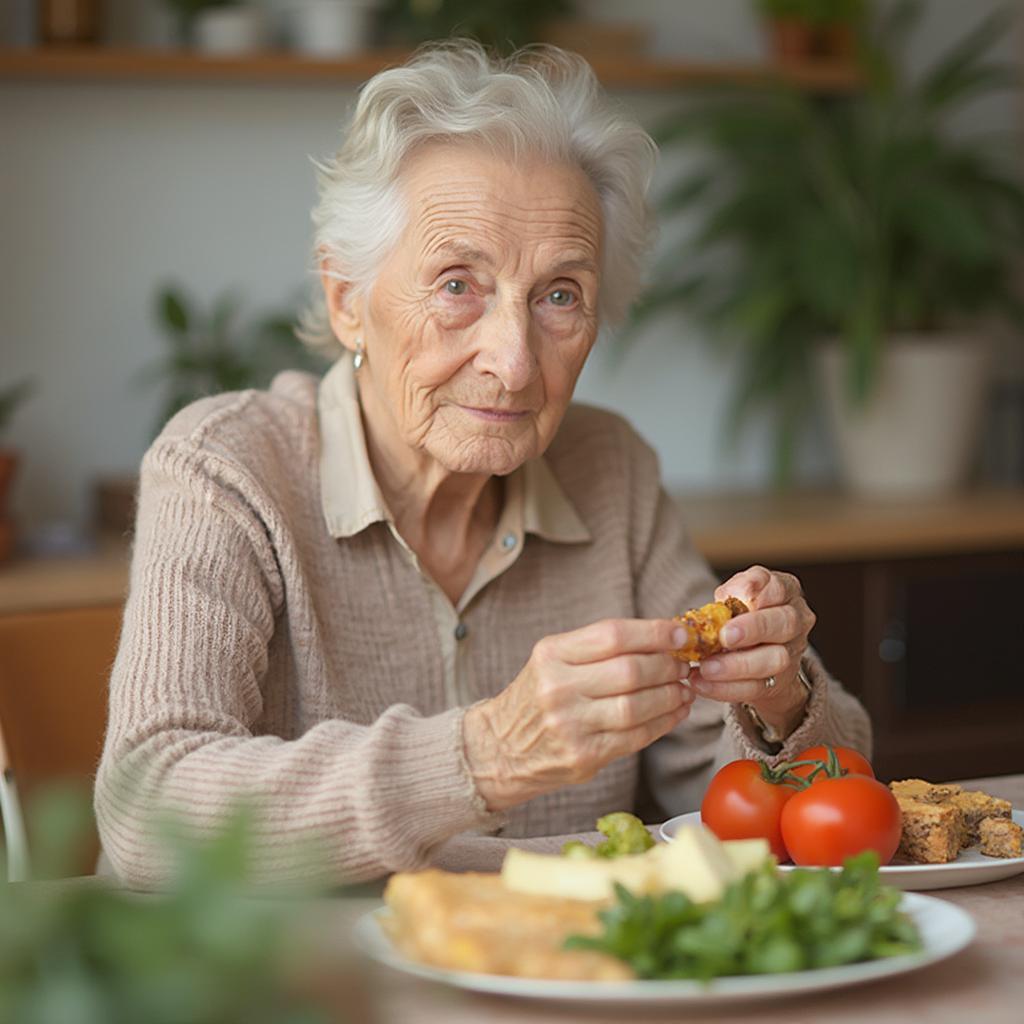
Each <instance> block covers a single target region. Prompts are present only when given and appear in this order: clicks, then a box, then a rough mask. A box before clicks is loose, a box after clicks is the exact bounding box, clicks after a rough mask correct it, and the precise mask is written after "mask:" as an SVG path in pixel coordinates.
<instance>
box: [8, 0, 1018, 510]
mask: <svg viewBox="0 0 1024 1024" xmlns="http://www.w3.org/2000/svg"><path fill="white" fill-rule="evenodd" d="M117 6H120V7H124V4H123V2H122V3H120V4H115V7H117ZM585 6H588V5H585ZM620 6H621V5H620V4H619V3H617V2H616V0H591V2H590V4H589V8H590V9H592V10H593V11H594V12H596V13H598V14H600V15H604V16H609V17H614V16H618V15H617V14H616V12H617V10H618V9H619V8H620ZM993 6H995V3H994V0H992V2H990V0H980V2H978V3H975V4H969V5H964V4H961V3H959V2H958V0H931V2H930V4H929V19H928V23H927V26H926V29H927V31H926V32H925V33H924V34H923V36H922V38H921V40H920V43H919V48H920V49H922V50H924V51H928V50H930V49H931V48H933V47H934V46H935V45H937V44H938V43H939V42H940V41H942V40H945V39H948V38H951V37H953V36H955V35H956V34H957V33H958V32H959V31H960V30H961V28H962V26H963V25H964V24H969V23H971V22H973V20H974V19H975V18H976V17H977V16H978V15H979V14H980V13H981V11H982V10H988V9H991V8H992V7H993ZM965 8H967V9H968V10H965ZM630 16H631V17H635V18H639V17H642V16H643V17H647V18H649V19H651V22H652V24H655V25H657V26H659V27H658V31H657V33H656V37H655V38H656V42H655V46H656V49H657V50H658V51H659V52H662V53H673V52H676V53H684V54H686V55H687V56H691V57H695V58H696V57H707V58H715V59H728V58H729V57H733V58H744V57H751V56H756V54H757V53H758V49H759V47H760V45H761V44H760V36H759V33H758V27H757V24H756V22H755V21H754V20H753V18H752V16H751V15H750V13H749V8H748V5H747V3H746V0H728V2H726V0H717V2H716V0H692V2H674V0H635V2H634V3H632V4H631V5H630ZM141 24H143V29H140V30H139V31H143V30H144V31H146V32H148V31H150V30H149V28H146V27H145V26H146V25H148V24H149V23H148V22H145V23H141ZM132 30H133V31H135V28H134V27H133V29H132ZM1006 45H1007V52H1009V49H1010V47H1011V43H1010V42H1009V41H1008V42H1007V44H1006ZM353 99H354V93H353V92H352V91H351V90H350V89H343V88H338V87H332V86H312V87H307V86H291V85H289V86H284V85H279V86H275V85H255V84H253V85H244V86H234V85H204V84H164V83H153V84H149V83H143V84H134V83H83V82H70V83H17V82H0V127H2V140H3V141H2V144H0V196H2V200H0V383H2V382H6V381H9V380H11V379H14V378H15V377H18V376H21V375H23V374H26V373H29V374H32V375H33V376H34V377H35V378H37V380H38V382H39V392H38V394H37V395H36V397H35V398H34V399H33V400H32V401H31V403H30V404H28V405H26V406H25V407H24V408H23V409H22V411H21V412H20V413H19V415H18V416H17V419H16V421H15V424H14V426H13V429H12V430H11V433H10V435H9V437H8V438H7V439H6V441H7V443H10V444H13V445H14V446H16V447H18V448H20V449H21V450H22V452H23V455H24V462H25V465H24V471H23V474H22V477H21V479H20V481H19V485H18V489H17V493H16V505H15V507H16V510H17V511H18V512H19V513H20V516H21V517H22V519H23V520H24V521H25V522H26V524H27V523H35V524H39V523H42V522H48V521H54V520H70V521H75V522H79V523H83V522H84V521H85V520H86V517H87V514H88V487H89V483H90V481H91V480H92V479H93V478H94V477H95V476H96V474H97V473H116V472H121V471H130V470H132V469H133V468H134V467H135V466H136V464H137V462H138V460H139V458H140V456H141V454H142V452H143V450H144V448H145V446H146V443H147V441H148V437H149V429H150V425H151V423H152V421H153V417H154V416H155V414H156V411H157V408H158V405H159V395H158V392H156V391H153V390H142V389H140V387H139V385H138V384H137V383H136V382H134V380H133V378H134V376H135V375H136V374H137V373H138V371H139V369H140V367H142V366H144V365H146V364H147V363H149V362H151V361H152V360H153V359H155V358H156V357H157V356H158V354H159V353H160V352H161V350H162V341H161V338H160V335H159V332H158V329H157V327H156V325H155V322H154V318H153V315H152V299H153V295H154V292H155V290H156V288H157V286H158V284H159V283H162V282H165V281H168V280H175V281H178V282H180V283H182V284H183V285H185V286H186V287H187V288H188V289H189V290H190V291H191V292H193V293H194V294H196V295H197V296H198V297H200V298H204V299H209V298H210V297H212V296H214V295H216V294H218V293H219V292H221V291H223V290H224V289H225V288H228V287H236V288H238V289H239V290H240V291H241V292H242V294H243V295H244V296H245V297H246V299H247V302H248V304H249V305H250V306H251V307H252V308H262V307H266V306H272V305H275V304H278V303H281V302H285V301H287V300H288V299H290V298H291V297H293V296H294V294H295V292H296V289H297V288H298V287H299V286H300V284H301V283H302V282H303V280H304V277H305V273H306V271H305V268H306V265H307V244H308V210H309V207H310V205H311V203H312V200H313V176H312V170H311V167H310V164H309V161H308V159H307V156H308V155H309V154H324V153H326V152H328V151H330V150H331V149H332V148H334V146H335V145H336V142H337V139H338V131H339V126H340V124H341V122H342V120H343V118H344V116H345V114H346V111H347V110H348V109H349V107H350V105H351V103H352V102H353ZM625 99H626V100H627V101H628V102H629V103H630V104H632V105H633V106H634V107H635V109H636V110H637V112H638V114H639V115H640V116H641V117H642V118H643V119H644V120H645V121H651V120H652V119H653V118H655V117H657V116H658V115H659V113H661V112H664V111H665V110H667V109H669V108H670V107H671V106H672V104H674V103H676V102H677V101H678V100H679V99H681V97H678V98H677V97H672V96H666V95H664V94H661V95H641V94H629V95H627V96H625ZM979 117H980V118H981V120H982V121H985V122H991V123H992V124H993V125H1003V126H1008V125H1009V124H1011V123H1015V122H1014V118H1015V111H1014V108H1013V106H1012V105H1011V103H1010V101H1009V100H1007V101H1006V102H998V103H994V104H989V105H988V106H987V107H986V108H985V109H984V111H982V112H981V114H979ZM974 120H975V121H977V118H975V119H974ZM728 384H729V366H728V363H727V362H725V361H723V360H722V358H721V357H720V356H719V355H718V354H717V353H715V352H714V351H712V350H710V349H709V347H707V346H706V344H705V343H704V340H703V339H702V337H701V336H700V332H699V331H698V330H697V329H695V328H694V327H693V326H692V325H689V324H687V323H685V322H682V321H679V322H671V323H664V324H661V325H660V326H659V327H658V328H657V329H656V330H655V331H653V332H651V333H649V335H648V336H647V337H645V338H644V339H643V340H642V343H641V344H638V345H637V346H636V347H635V348H634V349H633V350H632V351H630V352H629V353H628V354H627V355H626V357H625V358H624V359H623V360H620V361H616V360H615V359H613V358H611V356H610V353H609V352H607V351H598V352H595V355H594V356H593V357H592V359H591V363H590V365H589V366H588V368H587V370H586V371H585V373H584V376H583V379H582V381H581V384H580V388H579V392H578V394H579V396H580V397H582V398H584V399H586V400H589V401H596V402H598V403H601V404H605V405H608V406H611V407H613V408H616V409H619V410H621V411H622V412H624V413H625V414H626V415H627V416H629V417H630V418H631V419H632V420H633V421H634V422H635V423H636V424H637V426H638V427H639V428H640V430H641V431H642V432H643V433H644V434H645V435H646V436H647V437H648V438H649V439H650V440H651V441H652V442H653V443H654V444H655V445H656V446H657V448H658V449H659V451H660V453H661V455H662V460H663V466H664V471H665V475H666V477H667V479H668V480H669V482H670V483H671V484H673V485H674V486H685V487H689V488H694V489H708V488H720V487H728V486H737V485H756V484H759V483H762V482H764V481H765V480H766V479H767V477H768V462H767V452H768V440H769V437H768V435H769V431H768V430H766V429H764V425H762V427H761V429H753V430H751V431H750V432H749V433H748V434H747V435H746V437H745V440H744V443H743V444H742V445H741V446H740V447H739V449H738V450H736V451H735V452H733V453H731V454H728V455H725V454H723V453H722V451H721V449H720V447H719V445H718V442H717V437H718V427H719V423H720V417H721V412H722V409H723V406H724V403H725V399H726V396H727V390H728ZM801 466H802V470H803V472H804V474H805V476H808V477H812V478H814V477H821V476H823V475H827V474H828V471H829V470H828V453H827V448H826V447H825V446H824V445H823V444H822V443H821V442H820V441H819V442H815V441H814V440H813V439H812V441H811V442H810V443H809V445H808V449H807V451H806V452H804V453H803V457H802V460H801Z"/></svg>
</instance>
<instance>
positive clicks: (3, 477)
mask: <svg viewBox="0 0 1024 1024" xmlns="http://www.w3.org/2000/svg"><path fill="white" fill-rule="evenodd" d="M17 470H18V455H17V452H12V451H11V450H10V449H7V448H0V562H3V561H5V560H6V559H8V558H10V556H11V552H12V551H13V550H14V522H13V521H12V519H11V517H10V513H9V512H8V510H7V496H8V494H9V492H10V489H11V481H12V480H13V479H14V474H15V473H16V472H17Z"/></svg>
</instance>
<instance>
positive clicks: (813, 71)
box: [0, 47, 858, 93]
mask: <svg viewBox="0 0 1024 1024" xmlns="http://www.w3.org/2000/svg"><path fill="white" fill-rule="evenodd" d="M408 56H409V51H408V50H379V51H370V52H366V53H362V54H355V55H353V56H351V57H347V58H344V59H336V60H320V59H315V58H312V57H306V56H301V55H296V54H291V53H284V52H268V53H262V54H253V55H248V56H244V57H222V56H210V55H206V54H198V53H193V52H191V51H188V50H180V51H175V50H130V49H108V48H95V47H78V48H72V47H52V48H49V49H47V48H38V49H0V79H5V80H7V81H43V82H52V81H96V82H112V81H129V82H142V81H154V82H245V83H253V84H266V85H308V84H321V83H329V82H346V83H353V84H355V83H359V82H362V81H365V80H366V79H367V78H369V77H370V76H372V75H374V74H376V73H377V72H378V71H380V70H382V69H383V68H386V67H389V66H393V65H396V64H400V63H401V62H402V61H403V60H404V59H405V58H406V57H408ZM591 64H592V65H593V67H594V70H595V71H596V72H597V75H598V77H599V78H600V79H601V81H602V82H603V83H604V84H605V85H607V86H609V87H613V88H620V89H649V90H667V89H676V88H680V87H686V86H697V85H722V84H730V83H731V84H741V85H742V84H746V85H755V84H764V83H769V82H779V81H783V82H788V83H790V84H792V85H795V86H798V87H800V88H802V89H807V90H809V91H814V92H827V93H843V92H850V91H852V90H853V89H855V88H856V86H857V81H858V79H857V72H856V70H855V69H854V68H853V67H851V66H849V65H838V64H831V63H826V62H817V63H807V64H782V65H771V64H767V63H765V64H757V63H711V62H708V63H682V62H679V61H670V60H664V59H656V58H643V59H636V58H631V57H622V58H614V57H593V58H592V59H591Z"/></svg>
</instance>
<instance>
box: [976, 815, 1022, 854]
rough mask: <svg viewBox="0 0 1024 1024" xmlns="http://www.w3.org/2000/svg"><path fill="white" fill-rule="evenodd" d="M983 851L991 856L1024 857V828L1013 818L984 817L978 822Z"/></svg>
mask: <svg viewBox="0 0 1024 1024" xmlns="http://www.w3.org/2000/svg"><path fill="white" fill-rule="evenodd" d="M978 833H979V835H980V836H981V852H982V853H984V854H986V855H987V856H989V857H1024V828H1021V827H1020V825H1018V824H1017V822H1015V821H1013V820H1012V819H1011V818H982V819H981V821H979V822H978Z"/></svg>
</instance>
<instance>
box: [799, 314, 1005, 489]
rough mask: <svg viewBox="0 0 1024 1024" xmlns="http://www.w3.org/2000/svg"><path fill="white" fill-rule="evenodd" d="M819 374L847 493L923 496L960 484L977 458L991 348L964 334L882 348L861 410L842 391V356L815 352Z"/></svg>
mask: <svg viewBox="0 0 1024 1024" xmlns="http://www.w3.org/2000/svg"><path fill="white" fill-rule="evenodd" d="M816 358H817V371H818V374H819V381H820V385H821V390H822V393H823V395H824V398H825V403H826V408H827V411H828V414H829V419H830V421H831V425H832V429H833V434H834V437H835V442H836V448H837V451H838V455H839V464H840V465H839V468H840V473H841V476H842V479H843V483H844V484H845V485H846V487H847V488H848V489H849V490H851V491H853V492H855V493H858V494H864V495H872V496H878V497H901V496H905V497H921V496H926V495H934V494H943V493H949V492H951V491H955V490H956V489H958V488H959V487H961V486H963V485H964V484H965V483H966V481H967V479H968V476H969V474H970V471H971V469H972V468H974V464H975V457H976V456H977V454H978V449H979V443H978V442H979V438H980V432H981V423H982V413H983V411H984V405H985V398H986V395H987V385H988V381H989V370H990V367H991V363H992V358H991V350H990V348H989V346H988V345H987V344H986V343H985V342H984V340H983V339H981V338H978V337H971V336H969V335H941V334H906V335H898V336H895V337H892V338H890V339H889V340H888V342H887V344H886V348H885V351H884V352H883V353H882V358H881V362H880V365H879V373H878V378H877V380H876V382H875V387H874V388H873V390H872V392H871V394H870V395H869V396H868V400H867V402H866V403H865V405H864V406H863V407H860V408H856V407H853V406H852V405H851V403H850V401H849V400H848V398H847V393H846V352H845V350H843V349H842V348H841V347H840V345H839V344H838V343H837V342H831V343H829V344H826V345H825V346H824V347H823V348H822V349H821V350H820V351H819V352H818V354H817V357H816Z"/></svg>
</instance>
